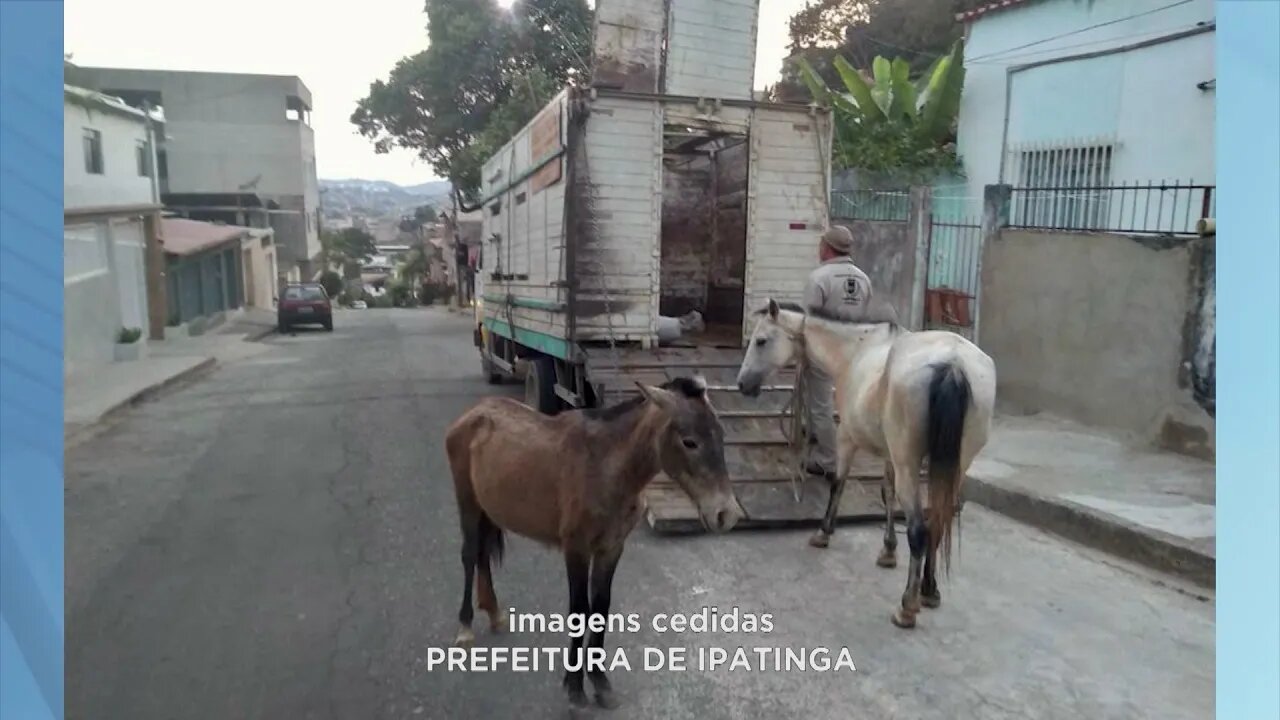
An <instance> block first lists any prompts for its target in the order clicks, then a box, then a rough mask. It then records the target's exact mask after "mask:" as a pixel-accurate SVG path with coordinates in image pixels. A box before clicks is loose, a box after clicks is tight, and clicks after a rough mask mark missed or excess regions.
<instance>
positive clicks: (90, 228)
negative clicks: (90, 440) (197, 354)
mask: <svg viewBox="0 0 1280 720" xmlns="http://www.w3.org/2000/svg"><path fill="white" fill-rule="evenodd" d="M142 237H143V227H142V220H141V219H132V220H123V219H116V220H113V221H110V222H108V221H107V220H105V219H103V220H94V221H87V222H82V223H76V224H72V225H67V226H66V228H65V230H64V235H63V280H62V283H63V285H62V307H63V325H62V328H63V357H64V364H63V370H64V372H66V373H72V372H76V371H79V370H84V369H86V368H91V367H92V366H93V365H98V364H103V363H109V362H112V361H113V360H114V357H115V343H116V335H117V333H119V332H120V329H121V328H122V327H136V328H142V329H143V330H144V331H145V329H146V327H147V314H146V285H145V280H144V275H143V269H142V262H143V248H142V246H141V238H142ZM144 336H145V335H144Z"/></svg>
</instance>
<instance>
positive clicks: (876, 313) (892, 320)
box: [755, 300, 902, 333]
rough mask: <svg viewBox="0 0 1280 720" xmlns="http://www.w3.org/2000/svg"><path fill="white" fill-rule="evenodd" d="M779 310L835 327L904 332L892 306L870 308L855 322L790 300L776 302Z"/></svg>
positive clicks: (764, 310)
mask: <svg viewBox="0 0 1280 720" xmlns="http://www.w3.org/2000/svg"><path fill="white" fill-rule="evenodd" d="M774 302H776V303H777V304H778V308H779V309H782V310H789V311H791V312H795V313H800V314H801V315H805V316H808V317H813V318H818V319H819V320H824V321H826V322H829V323H832V324H835V325H844V326H847V327H862V326H867V325H888V326H889V329H890V330H891V331H893V332H894V333H897V332H900V331H901V330H902V324H901V323H899V322H898V319H897V312H896V311H893V309H892V307H891V306H888V305H885V304H883V303H881V304H880V306H879V307H875V308H868V309H867V311H866V314H865V315H864V316H862V317H859V318H857V319H854V320H850V319H849V318H846V317H840V316H838V315H835V314H833V313H831V312H828V311H827V310H826V309H825V308H806V307H804V306H803V305H801V304H800V303H797V302H791V301H790V300H775V301H774ZM768 313H769V308H768V307H767V306H766V307H763V308H760V309H759V310H757V311H756V312H755V314H756V315H767V314H768Z"/></svg>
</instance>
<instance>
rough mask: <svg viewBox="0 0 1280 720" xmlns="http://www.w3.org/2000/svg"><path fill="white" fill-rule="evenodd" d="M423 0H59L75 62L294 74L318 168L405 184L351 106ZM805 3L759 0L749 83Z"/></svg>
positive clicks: (408, 168)
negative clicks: (308, 102)
mask: <svg viewBox="0 0 1280 720" xmlns="http://www.w3.org/2000/svg"><path fill="white" fill-rule="evenodd" d="M499 2H500V3H501V4H503V5H510V3H511V0H499ZM424 4H425V3H424V2H423V0H361V2H359V3H354V4H352V3H323V2H319V3H298V2H297V1H296V0H218V1H217V2H207V1H206V2H191V1H190V0H65V2H64V5H63V8H64V10H63V12H64V21H63V22H64V26H63V27H64V30H63V38H64V52H68V53H71V54H72V58H71V61H72V62H74V63H76V64H80V65H98V66H108V67H125V68H137V69H148V70H152V69H154V70H202V71H207V72H242V73H262V74H268V75H296V76H298V77H300V78H302V81H303V82H304V83H305V84H306V85H307V87H308V88H310V89H311V96H312V105H313V106H314V107H313V108H312V112H311V125H312V127H313V129H314V130H315V136H316V169H317V172H318V173H319V175H320V177H322V178H330V179H338V178H363V179H368V180H390V181H391V182H394V183H399V184H401V185H413V184H416V183H421V182H426V181H428V180H434V179H436V178H435V177H434V174H433V173H432V171H431V167H430V166H429V165H426V164H425V163H422V162H420V161H418V160H417V158H416V157H415V156H414V154H413V153H412V152H410V151H406V150H395V151H393V152H391V153H389V154H386V155H378V154H376V153H374V151H373V143H372V142H370V141H369V140H367V139H365V138H364V137H361V136H360V135H359V134H357V133H356V130H355V126H354V125H352V124H351V122H350V117H351V112H352V110H354V109H355V105H356V103H357V102H358V101H359V100H360V99H361V98H363V97H364V96H365V95H366V94H367V93H368V90H369V84H370V83H371V82H373V81H374V80H377V79H385V78H386V77H387V75H388V74H389V73H390V71H391V68H392V67H393V66H394V65H395V63H396V61H398V60H399V59H400V58H402V57H405V56H406V55H413V54H415V53H417V52H420V51H422V50H424V49H426V45H427V31H426V14H425V13H423V11H422V9H423V6H424ZM804 4H805V0H760V32H759V42H758V44H757V52H756V83H755V84H756V88H757V89H762V88H764V87H765V86H766V85H769V84H772V83H773V82H774V81H775V80H776V79H777V76H778V71H779V69H780V68H781V66H782V59H783V58H784V57H785V56H786V45H787V20H788V19H789V18H790V17H791V16H792V15H793V14H794V13H795V12H796V11H798V10H799V9H800V8H802V7H804Z"/></svg>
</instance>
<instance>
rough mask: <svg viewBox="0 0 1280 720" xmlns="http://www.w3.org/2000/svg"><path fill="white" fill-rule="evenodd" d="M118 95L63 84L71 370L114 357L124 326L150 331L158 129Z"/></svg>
mask: <svg viewBox="0 0 1280 720" xmlns="http://www.w3.org/2000/svg"><path fill="white" fill-rule="evenodd" d="M159 127H161V125H160V123H159V122H157V121H156V120H155V118H151V122H148V117H147V116H146V115H145V114H143V113H142V112H141V111H139V110H136V109H134V108H132V107H130V106H128V105H126V104H125V103H124V102H123V101H121V100H120V99H118V98H113V97H108V96H105V95H101V94H99V93H96V92H93V91H90V90H85V89H82V88H77V87H73V86H70V85H64V86H63V176H64V187H63V194H64V219H65V234H64V255H63V315H64V325H63V328H64V330H63V332H64V335H63V347H64V356H65V358H66V365H65V371H66V372H68V373H70V372H72V371H74V370H76V369H79V368H83V367H86V366H92V365H93V364H97V363H104V362H111V361H112V360H113V358H114V355H115V344H116V339H117V336H118V334H119V333H120V331H121V329H122V328H137V329H139V330H141V332H142V339H141V341H140V342H145V340H146V338H147V336H148V330H149V329H154V328H150V327H149V325H150V323H149V315H148V303H147V289H146V288H147V286H146V269H145V258H146V249H147V228H148V221H147V218H148V217H152V216H154V214H155V213H156V212H157V211H158V210H159V205H158V201H157V195H158V190H157V188H156V187H155V184H154V182H153V180H154V178H153V176H154V175H155V173H154V172H153V169H154V168H155V166H156V156H155V151H154V143H153V142H152V133H153V132H155V131H156V130H157V129H158V128H159Z"/></svg>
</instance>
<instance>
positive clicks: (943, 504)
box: [738, 299, 996, 628]
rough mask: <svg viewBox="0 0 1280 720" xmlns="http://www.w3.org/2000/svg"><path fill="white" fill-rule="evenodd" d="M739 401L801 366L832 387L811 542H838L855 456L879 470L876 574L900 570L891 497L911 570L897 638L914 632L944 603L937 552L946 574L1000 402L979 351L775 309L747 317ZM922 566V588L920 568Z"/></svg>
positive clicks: (934, 334) (932, 337) (923, 335)
mask: <svg viewBox="0 0 1280 720" xmlns="http://www.w3.org/2000/svg"><path fill="white" fill-rule="evenodd" d="M755 314H756V315H757V316H758V317H759V320H758V321H757V322H756V327H755V330H754V331H753V332H752V334H751V342H750V344H749V345H748V347H747V354H746V357H745V358H743V361H742V367H741V369H740V370H739V371H738V389H739V390H740V391H742V393H743V394H745V395H747V396H750V397H754V396H756V395H758V394H759V393H760V388H761V386H762V385H763V384H764V382H765V380H766V379H767V378H768V377H769V375H771V374H772V373H773V372H775V371H776V370H778V369H779V368H782V367H784V366H786V365H789V364H791V363H792V362H795V361H796V360H798V359H799V358H800V357H801V354H802V353H803V355H804V357H805V358H806V360H807V361H808V362H810V363H813V364H815V365H816V366H817V367H820V368H822V369H823V370H824V371H826V372H827V374H828V375H829V376H830V377H831V378H832V379H833V380H834V381H835V382H834V385H835V393H836V408H837V410H838V412H839V416H840V424H839V430H838V433H837V438H838V440H837V455H838V468H837V471H836V475H835V477H834V479H833V480H832V484H831V498H830V499H829V500H828V503H827V512H826V516H825V517H824V518H823V521H822V525H821V527H820V529H819V530H818V531H817V533H815V534H814V536H813V537H812V538H811V539H810V540H809V544H810V545H813V546H814V547H820V548H824V547H827V545H828V543H829V542H830V537H831V534H832V533H833V532H834V530H835V519H836V514H837V512H838V509H839V506H840V496H841V494H842V493H843V492H844V483H845V478H846V476H847V475H848V473H849V469H850V468H851V467H852V466H853V459H854V455H855V454H856V453H858V452H859V451H868V452H871V453H873V454H875V455H876V456H878V457H880V458H884V459H885V460H886V462H885V473H884V483H883V486H882V490H881V494H882V497H883V499H884V505H885V531H884V547H883V549H882V550H881V551H880V557H879V558H878V559H877V560H876V564H877V565H879V566H880V567H886V568H892V567H896V566H897V557H896V554H895V553H896V550H897V545H898V539H897V536H896V535H895V534H894V531H893V510H894V505H895V497H896V501H897V503H898V504H899V505H900V506H901V508H902V510H903V512H904V513H905V514H906V517H907V543H908V545H909V546H910V549H911V564H910V568H909V571H908V573H907V589H906V592H904V593H903V595H902V607H901V608H899V609H898V610H897V611H896V612H894V614H893V623H894V624H895V625H897V626H898V627H902V628H909V627H914V626H915V622H916V614H917V613H918V612H919V611H920V607H921V605H922V604H923V605H924V606H926V607H930V608H936V607H938V606H939V605H940V604H941V602H942V595H941V594H940V593H939V592H938V582H937V576H936V572H937V551H938V548H939V546H941V547H942V550H943V558H944V560H945V561H946V563H947V566H948V568H950V564H951V525H952V521H953V519H954V515H955V509H956V500H957V498H958V496H959V493H960V486H961V483H962V482H963V481H964V477H965V473H966V472H967V471H968V469H969V466H970V464H971V463H972V462H973V459H974V457H975V456H976V455H977V454H978V452H979V451H980V450H982V448H983V446H984V445H986V443H987V437H988V435H989V434H990V429H991V416H992V413H993V411H994V407H995V399H996V368H995V363H994V362H992V360H991V358H990V357H989V356H987V354H986V353H984V352H982V350H980V349H978V346H977V345H974V344H973V343H971V342H969V341H968V340H966V339H964V338H963V337H960V336H959V335H956V334H955V333H950V332H938V331H927V332H910V331H908V330H905V329H903V328H901V327H899V326H898V325H897V324H896V323H893V322H873V321H867V322H849V321H845V320H836V319H834V318H829V317H824V316H819V315H815V314H812V313H809V314H806V313H805V312H804V311H803V310H802V309H801V308H800V307H799V306H796V305H791V304H788V305H787V306H785V307H784V306H781V305H779V304H778V303H777V302H775V301H774V300H772V299H770V300H769V305H768V307H766V308H765V309H763V310H759V311H757V312H756V313H755ZM926 459H927V460H928V471H929V508H928V511H927V513H926V511H925V510H924V509H923V503H922V498H921V493H920V470H921V467H922V463H923V462H924V461H925V460H926ZM922 562H923V565H924V567H923V573H924V575H923V587H921V563H922Z"/></svg>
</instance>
